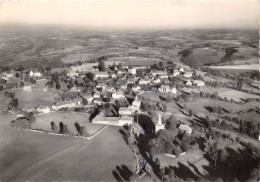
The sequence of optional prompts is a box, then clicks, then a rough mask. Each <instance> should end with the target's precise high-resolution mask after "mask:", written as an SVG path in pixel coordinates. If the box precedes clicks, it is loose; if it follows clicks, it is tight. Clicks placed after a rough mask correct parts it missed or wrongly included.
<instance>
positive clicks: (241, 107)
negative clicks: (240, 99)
mask: <svg viewBox="0 0 260 182" xmlns="http://www.w3.org/2000/svg"><path fill="white" fill-rule="evenodd" d="M184 103H185V104H186V106H187V108H188V109H192V110H193V111H197V112H204V113H209V112H210V111H209V110H208V109H207V108H206V107H211V108H213V107H218V106H221V107H222V108H224V109H225V110H227V111H229V110H231V111H233V112H239V111H245V110H248V109H251V108H255V107H257V106H258V105H259V103H258V102H249V103H245V104H237V103H233V102H232V103H231V102H226V101H220V100H216V99H209V98H196V99H192V100H191V101H187V102H184Z"/></svg>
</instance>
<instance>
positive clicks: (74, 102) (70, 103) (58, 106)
mask: <svg viewBox="0 0 260 182" xmlns="http://www.w3.org/2000/svg"><path fill="white" fill-rule="evenodd" d="M80 104H81V98H77V99H74V100H72V101H61V102H56V103H55V104H53V105H52V109H55V110H58V109H61V108H72V107H76V106H78V105H80Z"/></svg>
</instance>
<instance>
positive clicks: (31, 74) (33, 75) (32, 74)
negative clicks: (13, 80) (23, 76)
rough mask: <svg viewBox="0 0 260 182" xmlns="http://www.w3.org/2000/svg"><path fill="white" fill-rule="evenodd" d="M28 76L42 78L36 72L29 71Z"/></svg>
mask: <svg viewBox="0 0 260 182" xmlns="http://www.w3.org/2000/svg"><path fill="white" fill-rule="evenodd" d="M29 75H30V76H31V77H41V76H42V74H41V73H40V72H38V71H35V72H34V71H32V70H31V71H30V73H29Z"/></svg>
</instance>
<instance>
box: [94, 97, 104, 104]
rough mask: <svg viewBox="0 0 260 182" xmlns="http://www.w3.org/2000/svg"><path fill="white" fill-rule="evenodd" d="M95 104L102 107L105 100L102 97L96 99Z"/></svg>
mask: <svg viewBox="0 0 260 182" xmlns="http://www.w3.org/2000/svg"><path fill="white" fill-rule="evenodd" d="M93 103H95V104H97V105H99V106H100V105H101V104H102V103H104V101H103V99H102V98H101V97H99V98H94V99H93Z"/></svg>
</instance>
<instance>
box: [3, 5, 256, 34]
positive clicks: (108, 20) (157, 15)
mask: <svg viewBox="0 0 260 182" xmlns="http://www.w3.org/2000/svg"><path fill="white" fill-rule="evenodd" d="M0 3H1V4H0V24H9V23H12V24H13V23H19V24H46V25H47V24H48V25H49V24H55V25H72V26H86V27H96V28H121V29H124V28H126V29H135V28H139V29H149V28H151V29H152V28H156V29H178V28H213V29H214V28H240V29H258V26H259V2H258V1H250V0H248V1H222V0H213V1H205V0H204V1H171V2H169V1H159V0H158V1H155V0H151V1H141V0H139V1H37V2H35V1H34V2H33V1H19V2H11V1H7V2H0Z"/></svg>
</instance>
